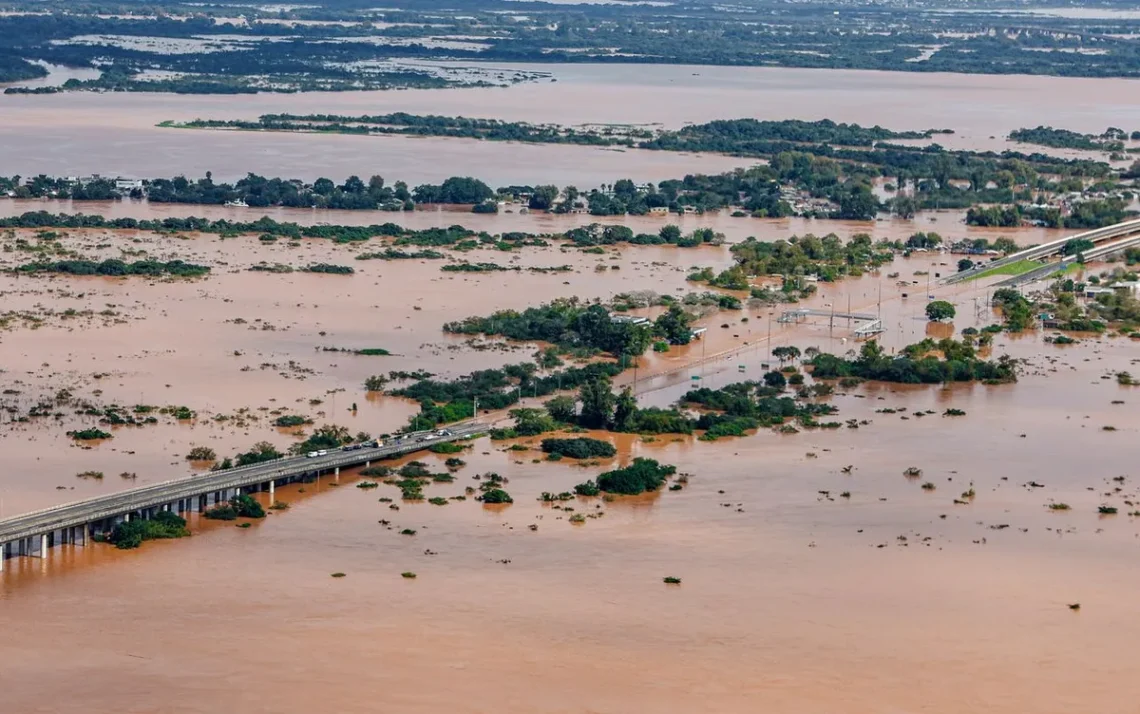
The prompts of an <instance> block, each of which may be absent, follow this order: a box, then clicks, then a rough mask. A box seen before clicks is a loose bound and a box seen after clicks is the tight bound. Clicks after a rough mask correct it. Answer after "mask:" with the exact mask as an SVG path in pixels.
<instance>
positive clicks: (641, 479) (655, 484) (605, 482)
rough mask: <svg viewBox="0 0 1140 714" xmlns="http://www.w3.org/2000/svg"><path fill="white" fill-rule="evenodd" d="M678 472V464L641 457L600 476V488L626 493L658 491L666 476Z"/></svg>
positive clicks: (610, 491) (611, 491)
mask: <svg viewBox="0 0 1140 714" xmlns="http://www.w3.org/2000/svg"><path fill="white" fill-rule="evenodd" d="M676 472H677V467H676V466H670V465H662V464H659V463H657V461H656V460H654V459H646V458H641V457H639V458H636V459H634V460H633V463H632V464H630V465H629V466H627V467H625V468H624V469H615V470H613V471H607V472H605V473H603V474H601V475H600V476H598V488H600V489H601V490H603V491H607V492H609V493H621V494H626V495H636V494H639V493H644V492H645V491H656V490H657V489H659V488H661V485H662V484H663V483H665V479H666V478H668V477H669V476H672V475H673V474H674V473H676Z"/></svg>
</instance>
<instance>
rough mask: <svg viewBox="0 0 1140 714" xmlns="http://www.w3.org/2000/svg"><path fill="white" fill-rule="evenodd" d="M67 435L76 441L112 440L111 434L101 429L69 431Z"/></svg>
mask: <svg viewBox="0 0 1140 714" xmlns="http://www.w3.org/2000/svg"><path fill="white" fill-rule="evenodd" d="M67 435H68V436H70V437H71V438H72V439H75V440H76V441H93V440H95V439H110V438H111V434H110V433H108V432H106V431H103V430H101V429H94V428H92V429H80V430H79V431H69V432H67Z"/></svg>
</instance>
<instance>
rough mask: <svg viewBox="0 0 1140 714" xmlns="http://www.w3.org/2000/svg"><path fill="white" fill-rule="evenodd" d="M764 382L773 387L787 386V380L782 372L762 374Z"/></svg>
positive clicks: (781, 387)
mask: <svg viewBox="0 0 1140 714" xmlns="http://www.w3.org/2000/svg"><path fill="white" fill-rule="evenodd" d="M764 384H765V385H767V386H769V387H771V388H773V389H783V388H784V387H786V386H788V380H787V379H786V378H785V377H784V375H783V374H781V373H779V372H775V371H773V372H767V373H765V374H764Z"/></svg>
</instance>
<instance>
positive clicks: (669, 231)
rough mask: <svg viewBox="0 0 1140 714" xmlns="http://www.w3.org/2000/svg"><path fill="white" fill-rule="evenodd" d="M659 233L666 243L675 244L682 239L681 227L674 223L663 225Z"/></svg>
mask: <svg viewBox="0 0 1140 714" xmlns="http://www.w3.org/2000/svg"><path fill="white" fill-rule="evenodd" d="M657 235H659V236H661V240H663V241H665V242H666V243H670V244H675V243H676V242H677V241H679V240H681V229H680V228H678V227H677V226H674V225H672V224H670V225H667V226H661V230H659V231H657Z"/></svg>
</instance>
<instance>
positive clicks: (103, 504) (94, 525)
mask: <svg viewBox="0 0 1140 714" xmlns="http://www.w3.org/2000/svg"><path fill="white" fill-rule="evenodd" d="M486 430H487V428H486V426H484V425H482V424H479V423H476V422H469V423H465V424H458V425H454V426H450V427H447V432H448V434H447V435H445V436H438V435H435V433H434V432H430V431H422V432H415V433H411V434H404V435H401V437H400V438H399V439H398V440H397V439H388V440H387V441H385V442H383V445H381V446H374V447H364V448H355V449H352V450H341V449H335V450H330V451H328V452H327V453H326V454H325V455H324V456H316V457H313V458H309V457H306V456H294V457H287V458H282V459H275V460H273V461H266V462H263V463H259V464H252V465H249V466H239V467H237V468H232V469H225V470H223V471H210V472H208V473H204V474H199V475H197V476H190V477H187V478H181V479H174V480H172V481H164V482H162V483H156V484H151V485H148V486H140V487H138V488H131V489H128V490H126V491H119V492H117V493H112V494H108V495H106V496H95V497H93V498H88V499H85V500H82V501H76V502H74V503H68V504H64V505H62V506H53V507H52V508H45V509H43V510H39V511H33V512H31V513H25V514H22V515H19V516H13V517H10V518H5V519H2V520H0V570H2V569H3V564H4V559H5V558H6V557H8V556H18V555H24V556H38V557H41V558H44V557H47V556H48V553H49V550H50V548H51V547H53V546H55V545H63V544H75V545H86V543H87V539H88V538H89V537H90V536H92V535H93V534H95V533H102V532H106V531H109V530H111V529H112V528H113V527H114V526H115V524H116V523H120V522H122V521H124V520H131V519H133V518H150V517H152V516H153V515H155V514H156V513H158V512H159V511H172V512H174V513H187V512H201V511H204V510H205V509H207V508H209V507H210V506H212V505H214V504H217V503H221V502H224V501H227V500H229V499H231V498H233V497H234V496H236V495H238V494H240V493H249V492H253V491H269V493H270V495H271V497H272V494H273V489H274V487H275V486H279V485H282V484H286V483H291V482H294V481H300V480H302V479H305V478H310V477H313V476H316V475H319V474H321V473H328V472H333V473H335V474H337V475H339V474H340V470H341V469H342V468H349V467H352V466H360V465H369V464H370V463H371V462H372V461H377V460H379V459H383V458H388V457H394V456H402V455H404V454H409V453H412V452H415V451H420V450H423V449H426V448H428V447H430V446H431V445H432V444H438V443H440V442H446V441H456V440H459V439H464V438H466V437H469V436H473V435H475V434H478V433H481V432H485V431H486Z"/></svg>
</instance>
